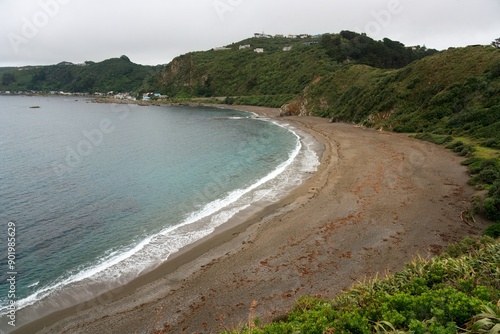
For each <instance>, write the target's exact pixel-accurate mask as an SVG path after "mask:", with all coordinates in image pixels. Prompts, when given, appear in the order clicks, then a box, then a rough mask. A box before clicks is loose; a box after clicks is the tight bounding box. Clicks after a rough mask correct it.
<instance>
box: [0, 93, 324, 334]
mask: <svg viewBox="0 0 500 334" xmlns="http://www.w3.org/2000/svg"><path fill="white" fill-rule="evenodd" d="M33 106H39V107H40V108H31V107H33ZM317 145H318V144H317V143H316V142H315V141H314V139H313V138H311V137H310V136H309V135H307V134H305V133H301V132H300V131H299V130H297V129H294V128H293V127H291V126H290V125H286V124H281V123H280V124H278V123H276V122H273V121H271V120H269V119H266V118H261V117H258V116H257V115H254V114H251V113H247V112H243V111H237V110H226V109H218V108H213V107H188V106H148V107H141V106H137V105H125V104H119V105H116V104H98V103H91V101H90V100H88V99H85V98H75V97H72V98H67V97H27V96H0V159H1V160H0V229H2V230H3V231H2V232H0V236H1V239H0V277H2V279H1V281H0V314H2V322H1V323H0V326H4V325H5V319H8V318H5V315H6V314H8V311H9V305H11V303H15V307H16V311H17V313H18V314H19V313H20V312H21V313H22V310H25V309H29V308H36V306H37V305H38V304H41V302H43V301H47V300H48V301H50V300H51V299H54V300H55V299H57V298H56V297H57V296H58V295H61V294H65V295H68V296H72V298H68V299H67V300H63V301H61V298H59V299H58V300H59V301H58V302H57V303H53V304H51V307H53V309H54V310H55V309H58V308H64V307H68V306H71V305H72V304H75V303H78V302H81V301H84V300H86V299H90V298H92V297H95V295H92V293H94V294H95V293H96V291H97V292H100V293H102V292H105V290H106V289H111V288H113V287H116V286H118V285H123V284H126V283H127V282H130V281H131V280H132V279H134V278H136V277H137V276H139V275H141V274H143V273H145V272H147V271H150V270H152V269H154V268H155V267H157V266H159V265H160V264H161V263H163V262H164V261H165V260H167V259H168V258H169V256H170V255H171V254H173V253H175V252H176V251H178V250H179V249H180V248H182V247H184V246H186V245H189V244H191V243H193V242H195V241H197V240H199V239H201V238H203V237H205V236H207V235H209V234H210V233H212V232H213V231H214V230H215V228H217V227H218V226H220V225H222V224H224V223H226V222H231V218H234V217H235V216H236V215H238V216H240V215H241V216H245V213H246V214H247V215H249V214H250V213H252V212H255V211H257V210H258V209H259V208H263V207H264V206H266V205H269V204H271V203H273V202H275V201H277V200H278V199H280V198H282V197H283V196H284V195H285V194H287V193H288V192H289V191H290V190H291V189H293V188H294V187H296V186H298V185H299V184H301V183H302V182H303V180H304V179H306V178H307V177H309V176H310V174H311V173H312V172H314V171H315V170H316V168H317V165H318V164H319V159H318V156H317V154H316V153H315V152H316V149H317V147H316V146H317ZM12 227H13V228H12ZM8 246H12V247H11V248H10V249H9V247H8ZM9 260H11V262H9ZM12 260H13V262H12ZM12 276H13V277H14V279H15V284H12V280H11V281H9V280H8V279H9V278H10V277H12ZM91 287H92V288H91ZM12 289H14V292H15V298H13V297H14V296H12V294H11V293H10V292H12ZM99 289H101V290H99ZM90 291H92V293H91V292H90ZM49 304H50V303H49ZM44 309H45V312H47V307H44ZM34 314H36V315H37V316H41V315H42V314H41V313H40V311H36V312H35V311H34V312H32V314H31V315H26V317H25V318H26V319H24V320H23V321H29V320H33V319H30V317H34ZM17 320H18V321H21V320H19V319H17ZM1 329H4V330H8V329H9V328H7V329H5V328H1ZM10 329H12V328H10Z"/></svg>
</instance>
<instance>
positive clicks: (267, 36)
mask: <svg viewBox="0 0 500 334" xmlns="http://www.w3.org/2000/svg"><path fill="white" fill-rule="evenodd" d="M253 36H254V37H255V38H273V36H271V35H266V34H264V33H260V32H256V33H255V34H253Z"/></svg>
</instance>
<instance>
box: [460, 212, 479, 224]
mask: <svg viewBox="0 0 500 334" xmlns="http://www.w3.org/2000/svg"><path fill="white" fill-rule="evenodd" d="M466 212H469V210H464V211H462V213H461V214H460V218H461V219H462V221H463V222H464V223H466V224H467V225H469V226H470V227H474V226H473V225H472V224H470V223H469V222H468V221H467V219H465V218H464V213H466ZM472 221H473V222H474V223H475V222H476V220H475V219H474V216H472Z"/></svg>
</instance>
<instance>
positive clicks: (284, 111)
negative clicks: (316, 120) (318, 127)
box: [280, 77, 328, 117]
mask: <svg viewBox="0 0 500 334" xmlns="http://www.w3.org/2000/svg"><path fill="white" fill-rule="evenodd" d="M320 81H321V77H317V78H316V79H314V80H313V82H311V84H310V85H309V86H307V87H306V88H304V91H303V92H302V94H301V95H300V96H299V97H298V98H297V99H295V100H294V101H292V102H290V103H288V104H285V105H283V106H282V107H281V108H280V117H284V116H311V115H312V114H313V109H312V108H311V107H310V106H309V99H308V93H309V89H310V87H311V86H314V85H317V84H318V83H319V82H320ZM321 108H322V109H327V108H328V102H327V101H326V99H324V98H322V99H321Z"/></svg>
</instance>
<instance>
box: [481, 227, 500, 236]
mask: <svg viewBox="0 0 500 334" xmlns="http://www.w3.org/2000/svg"><path fill="white" fill-rule="evenodd" d="M484 234H485V235H487V236H489V237H492V238H499V237H500V223H496V224H493V225H490V226H489V227H488V228H487V229H486V230H485V231H484Z"/></svg>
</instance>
